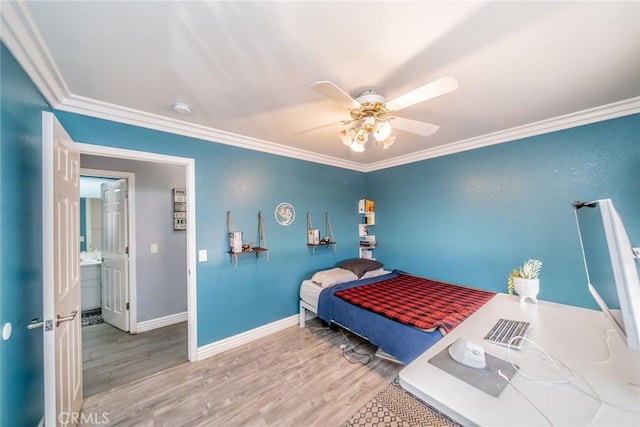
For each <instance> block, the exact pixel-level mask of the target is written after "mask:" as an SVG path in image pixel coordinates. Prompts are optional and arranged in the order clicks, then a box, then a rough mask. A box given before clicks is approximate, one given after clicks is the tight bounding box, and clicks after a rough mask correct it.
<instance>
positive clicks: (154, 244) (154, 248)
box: [151, 243, 158, 254]
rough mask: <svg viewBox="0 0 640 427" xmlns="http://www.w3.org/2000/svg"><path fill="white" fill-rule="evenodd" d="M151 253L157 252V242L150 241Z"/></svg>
mask: <svg viewBox="0 0 640 427" xmlns="http://www.w3.org/2000/svg"><path fill="white" fill-rule="evenodd" d="M151 253H152V254H157V253H158V244H157V243H152V244H151Z"/></svg>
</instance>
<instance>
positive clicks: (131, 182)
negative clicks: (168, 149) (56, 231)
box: [78, 144, 138, 334]
mask: <svg viewBox="0 0 640 427" xmlns="http://www.w3.org/2000/svg"><path fill="white" fill-rule="evenodd" d="M78 145H81V144H78ZM80 154H81V155H82V154H89V153H85V152H83V151H82V149H81V150H80ZM80 176H81V177H82V176H92V177H102V178H120V179H126V180H127V192H128V197H127V199H128V200H127V206H128V209H127V234H128V241H129V260H128V261H127V262H128V263H129V278H128V285H127V286H128V287H129V301H128V302H129V313H128V314H127V315H128V316H129V331H128V332H129V333H131V334H137V333H138V293H137V288H136V284H137V282H136V277H137V276H136V265H137V264H136V262H137V260H136V253H137V252H136V194H135V193H136V190H135V189H136V185H135V183H136V174H135V173H132V172H119V171H112V170H102V169H86V168H83V167H82V162H81V163H80ZM80 292H82V290H81V291H80Z"/></svg>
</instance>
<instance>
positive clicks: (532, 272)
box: [507, 259, 542, 295]
mask: <svg viewBox="0 0 640 427" xmlns="http://www.w3.org/2000/svg"><path fill="white" fill-rule="evenodd" d="M540 269H542V261H540V260H537V259H528V260H526V261H525V262H524V264H522V267H520V268H514V269H513V270H511V273H510V274H509V277H508V278H507V292H509V295H513V279H515V278H516V277H522V278H523V279H537V278H538V275H539V274H540Z"/></svg>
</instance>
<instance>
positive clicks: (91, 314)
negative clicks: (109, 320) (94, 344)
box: [82, 308, 104, 326]
mask: <svg viewBox="0 0 640 427" xmlns="http://www.w3.org/2000/svg"><path fill="white" fill-rule="evenodd" d="M103 322H104V319H103V318H102V309H100V308H96V309H93V310H86V311H83V312H82V326H91V325H98V324H100V323H103Z"/></svg>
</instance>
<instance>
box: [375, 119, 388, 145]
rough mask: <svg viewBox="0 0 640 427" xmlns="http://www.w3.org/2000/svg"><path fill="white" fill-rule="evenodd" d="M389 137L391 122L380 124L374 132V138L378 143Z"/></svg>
mask: <svg viewBox="0 0 640 427" xmlns="http://www.w3.org/2000/svg"><path fill="white" fill-rule="evenodd" d="M389 135H391V123H389V122H382V123H379V124H378V126H377V127H376V130H375V131H374V132H373V137H374V138H375V139H376V141H378V142H380V141H384V140H385V139H387V138H389Z"/></svg>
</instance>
